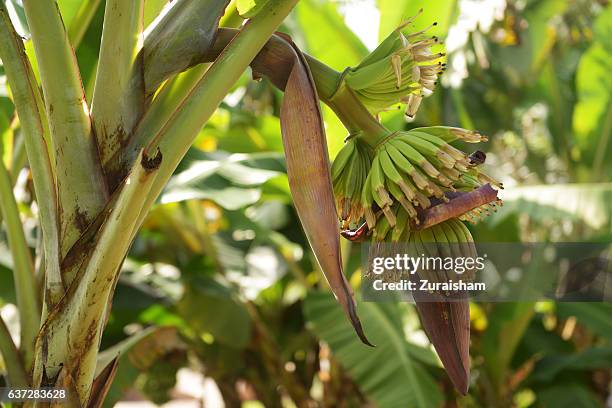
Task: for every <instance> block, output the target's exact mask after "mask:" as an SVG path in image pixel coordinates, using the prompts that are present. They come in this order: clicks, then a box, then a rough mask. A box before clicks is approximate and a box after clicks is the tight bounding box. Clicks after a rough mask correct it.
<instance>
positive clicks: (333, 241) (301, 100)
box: [280, 43, 372, 346]
mask: <svg viewBox="0 0 612 408" xmlns="http://www.w3.org/2000/svg"><path fill="white" fill-rule="evenodd" d="M291 45H292V48H293V51H294V52H293V54H294V57H293V64H292V67H291V71H290V73H289V77H288V78H287V82H286V84H285V87H284V89H285V96H284V98H283V103H282V106H281V112H280V121H281V131H282V135H283V145H284V148H285V156H286V160H287V176H288V178H289V187H290V188H291V194H292V196H293V201H294V204H295V208H296V211H297V213H298V216H299V218H300V221H301V223H302V226H303V227H304V231H305V233H306V236H307V238H308V241H309V243H310V245H311V247H312V249H313V251H314V253H315V256H316V258H317V261H318V262H319V265H320V266H321V270H322V271H323V273H324V274H325V277H326V278H327V281H328V283H329V285H330V286H331V288H332V291H333V292H334V295H335V296H336V299H337V300H338V302H340V304H341V305H342V308H343V309H344V312H345V313H346V315H347V317H348V318H349V320H350V321H351V323H352V325H353V327H354V329H355V331H356V332H357V335H358V336H359V338H360V339H361V341H362V342H363V343H365V344H367V345H370V346H372V344H371V343H370V342H369V341H368V339H367V338H366V336H365V334H364V332H363V328H362V326H361V322H360V321H359V317H358V316H357V310H356V305H355V301H354V299H353V291H352V289H351V287H350V286H349V284H348V282H347V280H346V278H345V276H344V273H343V271H342V260H341V256H340V238H339V234H338V231H339V224H338V218H337V215H336V205H335V198H334V193H333V189H332V183H331V171H330V166H329V157H328V154H327V142H326V139H325V131H324V130H323V119H322V116H321V111H320V109H319V98H318V96H317V91H316V89H315V85H314V81H313V79H312V76H311V74H310V71H309V69H308V64H307V63H306V62H305V60H304V57H303V56H302V55H301V53H300V51H299V50H298V49H297V47H295V46H293V44H292V43H291Z"/></svg>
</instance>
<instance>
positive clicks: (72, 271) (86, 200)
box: [0, 0, 499, 407]
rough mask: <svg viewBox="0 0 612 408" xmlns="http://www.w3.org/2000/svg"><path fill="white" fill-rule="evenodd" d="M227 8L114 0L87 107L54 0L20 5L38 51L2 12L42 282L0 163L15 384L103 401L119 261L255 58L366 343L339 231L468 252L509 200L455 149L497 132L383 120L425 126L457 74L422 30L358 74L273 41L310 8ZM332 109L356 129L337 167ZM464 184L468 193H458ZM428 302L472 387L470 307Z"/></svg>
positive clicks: (304, 199) (434, 327)
mask: <svg viewBox="0 0 612 408" xmlns="http://www.w3.org/2000/svg"><path fill="white" fill-rule="evenodd" d="M228 2H229V1H228V0H207V1H196V0H175V1H173V2H171V3H169V4H168V5H167V7H166V8H165V9H164V10H163V11H162V12H161V13H160V15H159V16H158V17H157V18H156V19H155V20H154V21H153V22H152V23H151V25H150V26H148V27H146V28H145V27H144V23H143V7H144V0H134V1H124V0H107V1H106V4H105V13H104V26H103V31H102V41H101V45H100V52H99V60H98V66H97V72H96V76H95V87H94V91H93V97H92V99H91V102H90V103H88V101H87V100H86V98H85V96H84V95H85V93H84V90H83V85H82V74H81V72H80V71H79V67H78V65H77V63H76V59H75V54H74V49H73V46H74V42H75V41H78V38H79V35H76V34H72V33H70V32H68V31H69V30H68V31H67V29H66V27H65V26H64V24H63V21H62V15H61V13H60V9H59V7H58V5H57V4H56V2H55V1H54V0H24V1H23V4H24V10H25V16H26V20H27V24H28V27H29V30H30V32H31V43H32V45H33V50H34V52H33V53H32V52H29V53H28V52H26V47H25V45H24V39H23V38H21V37H20V36H19V35H18V34H17V32H16V31H15V28H14V26H13V24H12V22H11V19H10V17H9V13H8V11H7V9H6V6H5V5H4V4H0V57H1V58H2V61H3V63H4V68H5V71H6V74H7V78H8V82H9V86H10V91H11V95H12V101H13V103H14V106H15V110H16V112H17V115H18V117H19V122H20V126H21V132H22V134H23V138H24V143H25V149H26V152H27V161H28V163H29V168H30V171H31V175H32V179H33V184H34V190H35V196H36V204H37V208H38V218H39V226H40V228H39V230H40V235H41V236H42V250H41V251H40V253H39V254H38V256H39V259H38V262H37V263H36V264H40V265H42V267H41V268H40V270H41V278H40V279H39V281H40V282H41V284H40V287H39V286H38V284H37V282H38V280H37V278H38V276H37V272H36V271H35V268H34V265H35V262H34V260H33V259H32V253H31V251H30V249H29V248H28V246H27V244H26V240H25V238H24V231H23V227H22V225H21V222H20V219H19V212H18V209H17V205H16V200H15V197H14V195H13V193H12V188H11V187H12V184H11V177H10V175H9V172H8V170H7V169H6V168H5V167H4V165H3V164H2V165H0V196H1V199H0V204H1V207H2V216H3V218H4V220H5V223H6V229H7V235H8V238H9V244H10V248H11V251H12V255H13V262H14V268H13V272H14V281H15V290H16V293H17V303H18V308H19V311H20V324H21V325H20V327H21V341H20V345H19V348H17V347H16V346H15V344H14V343H13V342H12V340H11V338H10V336H9V334H8V330H6V327H5V325H4V324H3V322H2V321H1V320H0V351H1V352H2V355H3V357H4V360H5V362H6V365H7V369H8V372H9V379H10V385H11V386H12V387H21V388H27V387H41V386H48V387H62V388H65V389H67V390H69V391H70V392H69V395H70V396H71V398H70V400H69V402H68V403H69V405H70V406H92V407H93V406H99V404H101V402H102V401H103V399H104V395H105V392H106V390H108V385H109V383H110V381H112V376H113V375H112V373H113V371H114V369H115V368H116V363H117V360H113V361H111V362H108V361H107V359H106V360H100V359H99V358H98V356H99V346H100V339H101V335H102V332H103V330H104V326H105V324H106V320H107V318H108V315H109V311H110V305H111V300H112V297H113V293H114V289H115V286H116V283H117V279H118V276H119V272H120V267H121V264H122V262H123V259H124V258H125V256H126V254H127V252H128V250H129V247H130V244H131V243H132V241H133V239H134V237H135V235H136V234H137V232H138V229H139V227H140V225H141V224H142V222H143V220H144V218H145V217H146V215H147V213H148V211H149V209H150V208H151V206H152V205H153V204H154V203H155V201H156V199H157V197H158V196H159V194H160V192H161V191H162V189H163V187H164V185H165V184H166V182H167V181H168V180H169V178H170V176H171V175H172V173H173V172H174V170H175V169H176V167H177V165H178V164H179V162H180V161H181V159H182V158H183V156H184V155H185V154H186V152H187V150H188V149H189V147H190V145H191V144H192V142H193V140H194V138H195V137H196V135H197V133H198V131H199V129H200V128H201V127H202V126H203V125H204V124H205V123H206V122H207V120H208V119H209V118H210V117H211V115H212V114H213V113H214V111H215V109H216V108H217V107H218V105H219V104H220V103H221V102H222V100H223V99H224V97H225V96H226V95H227V94H228V92H229V91H230V90H231V88H232V86H233V85H234V84H235V83H236V81H237V80H238V79H239V77H240V76H241V75H242V73H243V72H244V71H245V70H246V69H247V68H248V67H249V65H251V67H252V70H253V73H254V76H257V77H259V76H266V77H268V78H269V79H270V80H271V82H272V83H273V84H274V85H276V86H277V87H278V88H280V89H281V90H283V91H284V92H285V96H284V100H283V104H282V107H281V112H280V115H281V126H282V137H283V144H284V148H285V156H286V161H287V173H288V177H289V183H290V187H291V192H292V195H293V198H294V204H295V207H296V210H297V213H298V215H299V217H300V220H301V222H302V225H303V228H304V231H305V234H306V236H307V238H308V240H309V243H310V245H311V247H312V249H313V252H314V253H315V255H316V258H317V261H318V263H319V265H320V267H321V270H322V272H323V273H324V274H325V276H326V278H327V280H328V282H329V284H330V286H331V288H332V291H333V292H334V295H335V296H336V298H337V300H338V301H339V303H340V304H341V305H342V307H343V310H344V312H345V314H346V316H347V317H348V319H349V320H350V321H351V323H352V324H353V327H354V328H355V330H356V332H357V334H358V336H359V337H360V338H361V339H362V341H363V342H364V343H366V344H370V343H369V341H368V339H367V337H366V335H365V333H364V330H363V328H362V327H361V323H360V321H359V318H358V315H357V310H356V306H355V302H354V300H353V291H352V288H351V286H350V285H349V284H348V282H347V280H346V278H345V277H344V274H343V271H342V262H341V256H340V245H339V237H340V226H342V228H343V229H344V235H345V236H348V237H352V236H353V235H354V231H362V232H363V231H365V232H363V234H362V236H365V237H369V236H371V237H372V239H373V240H374V241H376V242H382V241H385V240H388V241H391V240H393V241H397V240H402V241H404V242H410V241H414V240H415V239H417V240H419V242H421V241H423V242H427V241H434V242H440V241H443V242H465V241H469V242H471V241H472V239H471V236H470V235H469V231H467V229H465V227H464V226H463V224H461V223H460V222H459V221H457V220H456V218H461V219H468V220H470V219H472V218H473V217H474V216H478V215H480V214H482V213H484V212H486V211H487V208H488V207H490V206H491V205H493V204H490V203H495V200H496V195H495V193H494V190H486V188H489V189H490V186H489V184H492V185H494V186H497V187H499V185H498V184H497V183H496V182H495V181H494V180H492V179H491V178H490V177H488V176H486V175H485V174H484V173H482V172H481V171H480V170H479V168H478V167H476V165H477V164H479V163H477V162H475V161H472V160H471V159H470V158H469V157H468V156H467V155H466V154H465V153H463V152H461V151H459V150H457V149H456V148H454V147H452V146H451V144H450V143H452V142H454V141H456V140H463V141H467V142H478V141H481V140H484V137H483V136H481V135H480V134H478V133H477V132H474V131H467V130H463V129H457V128H449V127H432V128H420V129H418V130H415V131H411V132H407V133H396V132H393V131H391V130H389V129H387V128H385V127H384V126H383V125H382V124H381V123H380V122H379V121H378V120H377V117H376V115H377V114H378V113H379V112H380V111H382V110H384V109H387V108H389V107H390V106H392V105H395V104H397V103H406V104H407V115H408V116H414V114H415V113H416V111H417V110H418V107H419V104H420V102H421V99H422V98H423V97H424V96H426V95H427V94H430V93H431V92H432V91H433V89H434V87H435V84H436V77H437V75H438V74H439V73H440V72H441V71H443V69H444V67H445V65H444V63H443V62H442V61H443V59H444V54H443V53H442V52H432V47H437V46H438V39H437V38H435V37H433V38H430V37H427V33H426V30H424V31H417V32H410V33H408V32H407V31H410V24H411V21H408V22H406V23H404V24H403V25H401V26H400V27H398V29H396V30H395V31H393V32H392V34H391V35H390V36H389V37H388V38H387V39H386V40H385V41H384V42H383V43H382V44H381V45H380V46H379V47H378V48H377V49H376V50H375V51H373V52H372V53H371V54H370V55H369V56H368V57H366V59H364V60H363V61H362V63H361V64H359V65H358V66H356V67H354V68H349V69H347V70H346V71H345V72H344V73H339V72H336V71H335V70H333V69H331V68H329V67H327V66H325V65H324V64H322V63H321V62H319V61H317V60H316V59H315V58H312V57H310V56H306V55H304V54H302V53H301V51H300V50H299V49H298V47H297V46H295V44H293V42H292V41H291V39H290V38H289V37H287V36H286V35H284V34H275V31H276V30H277V28H278V27H279V26H280V25H281V23H282V22H283V20H284V19H285V17H286V16H287V15H288V14H289V12H290V11H291V9H292V8H293V7H294V5H295V4H296V3H297V0H268V1H265V2H255V3H256V6H255V7H254V8H252V9H251V10H248V11H247V12H246V14H245V15H247V16H249V19H248V21H247V22H246V23H244V24H243V25H242V27H241V28H240V29H222V28H219V21H220V18H221V17H222V16H223V14H224V11H225V9H226V7H227V5H228ZM87 3H88V4H89V6H90V7H93V8H94V9H95V5H96V4H97V2H87ZM86 10H87V9H86ZM84 13H85V12H84ZM77 34H78V33H77ZM81 36H82V33H81ZM319 100H321V101H323V102H325V103H326V104H328V105H329V106H330V107H331V108H332V109H333V110H334V112H335V113H336V114H337V116H338V117H339V118H340V119H341V121H342V122H343V124H344V125H345V126H346V128H347V130H348V132H349V133H350V135H349V137H348V138H347V143H346V146H345V147H344V149H343V151H342V152H341V153H340V155H339V156H338V158H337V159H336V161H335V162H334V165H333V167H332V168H330V165H329V158H328V153H327V145H326V140H325V133H324V129H323V121H322V117H321V112H320V110H319ZM304 158H307V160H304ZM483 188H485V190H482V189H483ZM457 191H459V192H464V193H467V194H469V195H466V196H461V197H462V199H461V200H455V198H456V197H457ZM483 191H484V193H483ZM491 191H493V193H491ZM466 197H467V198H466ZM364 220H365V221H364ZM340 222H341V225H340ZM426 227H427V228H426ZM369 231H374V233H373V234H370V233H369ZM390 231H392V232H391V233H390ZM417 308H418V310H419V312H420V313H421V316H422V319H423V320H424V321H425V322H426V324H425V327H426V329H427V331H428V333H429V335H430V336H431V338H432V341H433V343H434V345H435V346H436V348H437V350H438V352H439V354H440V357H441V359H442V361H443V363H444V364H445V366H446V367H447V368H448V370H449V374H450V376H451V379H452V380H453V382H454V384H455V385H456V387H457V389H458V390H459V391H461V392H462V393H465V392H466V391H467V387H468V378H469V361H468V352H467V350H468V343H469V313H467V312H468V307H467V301H465V300H464V301H463V302H460V303H458V304H453V303H448V304H445V303H430V302H423V303H419V304H418V306H417ZM448 316H451V319H449V318H448ZM100 361H105V364H104V365H103V366H100V364H101V363H100Z"/></svg>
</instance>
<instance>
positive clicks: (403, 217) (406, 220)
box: [391, 208, 416, 242]
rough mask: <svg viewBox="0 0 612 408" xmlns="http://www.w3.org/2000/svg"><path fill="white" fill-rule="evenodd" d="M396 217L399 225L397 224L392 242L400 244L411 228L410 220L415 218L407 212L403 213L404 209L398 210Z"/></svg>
mask: <svg viewBox="0 0 612 408" xmlns="http://www.w3.org/2000/svg"><path fill="white" fill-rule="evenodd" d="M415 214H416V213H415ZM396 217H397V223H396V224H395V227H394V228H393V231H392V232H391V241H393V242H399V240H400V238H401V236H402V234H403V233H404V231H405V230H406V229H407V228H409V224H410V218H412V217H413V216H412V215H410V214H409V213H408V212H406V211H402V208H399V209H398V210H397V214H396Z"/></svg>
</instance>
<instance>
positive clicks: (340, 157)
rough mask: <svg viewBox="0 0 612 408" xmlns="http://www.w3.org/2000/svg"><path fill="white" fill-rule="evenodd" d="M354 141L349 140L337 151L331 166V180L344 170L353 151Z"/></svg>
mask: <svg viewBox="0 0 612 408" xmlns="http://www.w3.org/2000/svg"><path fill="white" fill-rule="evenodd" d="M355 144H356V142H353V141H349V142H348V143H347V144H345V145H344V146H343V147H342V149H340V151H339V152H338V154H337V155H336V157H335V158H334V162H333V163H332V167H331V174H332V180H336V179H337V178H338V177H340V175H341V174H342V172H343V171H344V169H345V167H346V165H347V163H348V162H349V160H350V159H351V157H352V155H353V152H354V151H355Z"/></svg>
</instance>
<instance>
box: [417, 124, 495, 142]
mask: <svg viewBox="0 0 612 408" xmlns="http://www.w3.org/2000/svg"><path fill="white" fill-rule="evenodd" d="M412 130H415V131H419V132H423V133H428V134H430V135H434V136H437V137H439V138H440V139H442V140H444V141H445V142H446V143H452V142H455V141H457V140H461V141H463V142H466V143H480V142H486V141H487V140H488V138H487V137H486V136H483V135H481V134H480V133H478V132H476V131H473V130H466V129H461V128H457V127H450V126H428V127H417V128H414V129H412Z"/></svg>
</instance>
